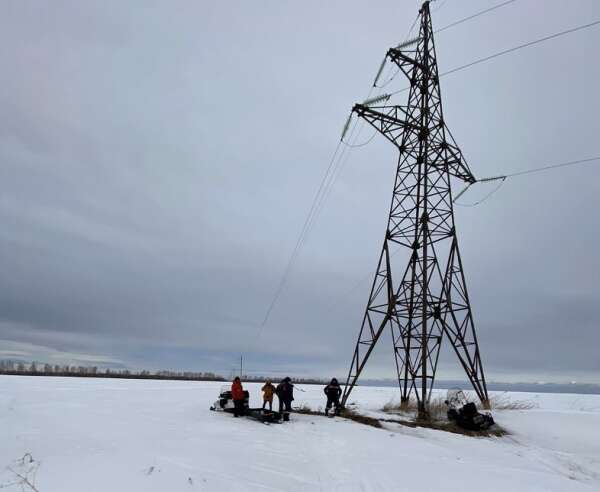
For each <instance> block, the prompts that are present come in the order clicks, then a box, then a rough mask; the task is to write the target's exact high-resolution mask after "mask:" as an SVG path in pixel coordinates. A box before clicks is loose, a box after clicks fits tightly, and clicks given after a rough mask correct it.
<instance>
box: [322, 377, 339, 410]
mask: <svg viewBox="0 0 600 492" xmlns="http://www.w3.org/2000/svg"><path fill="white" fill-rule="evenodd" d="M323 393H325V394H326V395H327V405H325V415H329V409H330V408H331V406H332V405H333V406H334V407H335V415H338V414H339V413H340V396H342V388H340V385H339V383H338V380H337V379H335V378H333V379H332V380H331V382H330V383H329V384H328V385H327V386H325V388H323Z"/></svg>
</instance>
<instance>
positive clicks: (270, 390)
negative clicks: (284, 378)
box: [261, 379, 275, 410]
mask: <svg viewBox="0 0 600 492" xmlns="http://www.w3.org/2000/svg"><path fill="white" fill-rule="evenodd" d="M261 391H262V392H263V406H262V407H263V410H264V408H265V407H266V406H267V403H268V404H269V410H273V394H274V393H275V386H273V383H271V380H270V379H267V382H266V383H265V385H264V386H263V387H262V390H261Z"/></svg>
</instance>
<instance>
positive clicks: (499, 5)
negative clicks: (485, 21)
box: [433, 0, 517, 34]
mask: <svg viewBox="0 0 600 492" xmlns="http://www.w3.org/2000/svg"><path fill="white" fill-rule="evenodd" d="M516 1H517V0H508V1H507V2H502V3H499V4H498V5H494V6H493V7H490V8H488V9H485V10H481V11H480V12H477V13H476V14H473V15H469V16H468V17H464V18H463V19H460V20H457V21H456V22H452V23H451V24H448V25H447V26H444V27H440V28H439V29H437V30H435V31H433V33H434V34H437V33H438V32H442V31H445V30H446V29H450V28H451V27H454V26H458V25H459V24H462V23H463V22H466V21H468V20H471V19H474V18H475V17H479V16H480V15H483V14H487V13H488V12H492V11H493V10H496V9H499V8H500V7H504V6H505V5H508V4H511V3H514V2H516Z"/></svg>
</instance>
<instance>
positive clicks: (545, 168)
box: [452, 156, 600, 207]
mask: <svg viewBox="0 0 600 492" xmlns="http://www.w3.org/2000/svg"><path fill="white" fill-rule="evenodd" d="M598 160H600V156H596V157H589V158H587V159H577V160H575V161H567V162H560V163H559V164H551V165H549V166H542V167H535V168H533V169H526V170H525V171H517V172H515V173H510V174H503V175H501V176H492V177H489V178H482V179H477V180H475V181H474V182H473V183H469V184H468V185H467V186H465V187H464V188H463V189H462V190H461V191H460V193H459V194H458V195H456V196H455V197H454V199H453V200H452V203H454V204H456V205H459V206H461V207H474V206H475V205H479V204H480V203H483V202H485V201H486V200H487V199H488V198H489V197H491V196H492V195H493V194H494V193H496V192H497V191H498V190H499V189H500V188H501V187H502V185H503V184H504V182H505V181H506V180H507V179H508V178H514V177H516V176H524V175H526V174H534V173H541V172H543V171H549V170H552V169H558V168H561V167H569V166H575V165H578V164H585V163H587V162H592V161H598ZM492 181H499V183H498V186H497V187H496V188H494V189H493V190H492V191H490V192H489V193H488V194H487V195H486V196H484V197H483V198H482V199H481V200H479V201H477V202H475V203H470V204H466V203H457V200H458V199H459V198H460V197H461V196H463V195H464V194H465V193H466V192H467V190H468V189H469V188H470V187H471V186H473V185H474V184H475V183H489V182H492Z"/></svg>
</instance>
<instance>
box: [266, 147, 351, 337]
mask: <svg viewBox="0 0 600 492" xmlns="http://www.w3.org/2000/svg"><path fill="white" fill-rule="evenodd" d="M341 145H342V141H341V140H340V141H339V142H338V144H337V146H336V148H335V151H334V153H333V155H332V156H331V159H330V161H329V164H328V166H327V169H326V171H325V174H324V175H323V178H322V179H321V183H320V184H319V188H318V189H317V193H316V194H315V197H314V198H313V201H312V204H311V206H310V209H309V211H308V214H307V216H306V219H305V221H304V224H303V226H302V229H301V230H300V234H299V236H298V239H297V240H296V244H295V246H294V249H293V250H292V254H291V255H290V258H289V260H288V262H287V265H286V267H285V270H284V271H283V275H282V277H281V280H280V281H279V284H278V285H277V289H276V290H275V295H274V296H273V299H272V301H271V303H270V304H269V307H268V308H267V312H266V314H265V317H264V319H263V321H262V323H261V325H260V329H259V333H258V336H260V331H261V330H262V328H263V327H264V326H265V324H266V323H267V321H268V319H269V316H270V315H271V311H272V310H273V307H275V304H276V303H277V300H278V299H279V296H280V295H281V292H282V291H283V287H284V285H285V283H286V281H287V278H288V276H289V274H290V271H291V269H292V264H293V263H294V260H295V259H296V257H297V256H298V252H299V251H300V247H301V245H302V243H303V241H304V238H305V237H306V234H307V232H308V228H309V226H310V223H311V220H312V217H313V215H314V213H315V210H316V207H317V206H318V203H319V197H320V196H321V194H322V192H323V189H324V186H325V183H326V181H327V178H328V176H329V175H330V173H331V170H332V167H333V166H334V163H335V160H336V157H337V155H338V152H339V150H340V147H341Z"/></svg>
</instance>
